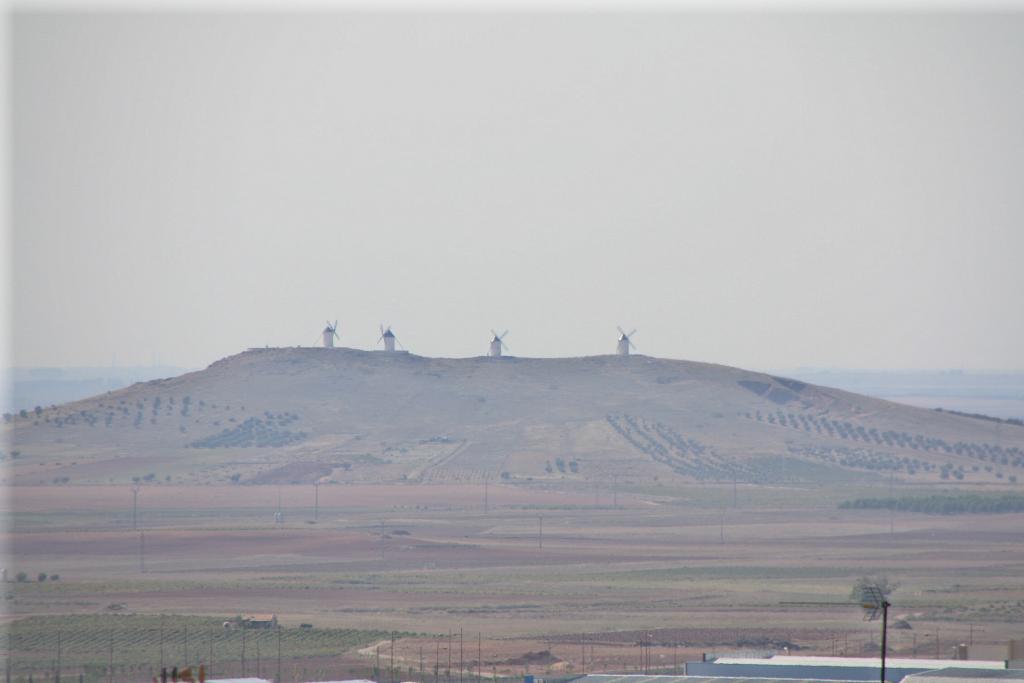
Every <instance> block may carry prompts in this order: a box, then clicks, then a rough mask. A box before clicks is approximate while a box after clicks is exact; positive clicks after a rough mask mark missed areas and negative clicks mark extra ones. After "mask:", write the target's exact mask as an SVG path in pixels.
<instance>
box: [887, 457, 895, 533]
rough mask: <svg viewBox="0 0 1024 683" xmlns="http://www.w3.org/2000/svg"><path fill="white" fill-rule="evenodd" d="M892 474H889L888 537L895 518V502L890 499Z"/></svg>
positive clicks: (891, 531)
mask: <svg viewBox="0 0 1024 683" xmlns="http://www.w3.org/2000/svg"><path fill="white" fill-rule="evenodd" d="M895 476H896V475H895V474H894V473H893V472H891V471H890V472H889V535H890V536H892V533H893V526H894V524H895V516H896V501H895V500H894V499H893V497H892V485H893V479H894V478H895Z"/></svg>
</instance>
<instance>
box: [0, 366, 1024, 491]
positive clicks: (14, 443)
mask: <svg viewBox="0 0 1024 683" xmlns="http://www.w3.org/2000/svg"><path fill="white" fill-rule="evenodd" d="M4 430H5V436H6V437H7V440H8V443H9V444H11V445H10V448H9V451H8V452H7V453H5V454H4V457H5V458H10V459H11V464H12V467H10V468H8V472H7V478H8V483H13V484H53V483H58V484H60V483H71V484H75V483H108V482H111V481H113V482H122V481H130V480H132V479H135V478H138V479H140V480H147V481H173V482H176V483H189V482H194V483H224V482H231V481H234V482H238V483H303V482H314V481H320V482H338V483H345V482H396V481H410V482H457V481H482V480H484V479H485V478H487V479H490V480H498V479H503V480H506V481H513V482H532V483H558V484H565V485H572V484H587V485H600V484H608V483H610V482H612V481H616V480H618V481H636V482H642V481H654V480H658V481H660V482H670V481H673V480H679V479H683V480H689V481H692V480H702V481H730V482H731V481H733V480H736V481H740V482H757V483H771V482H779V481H822V482H844V481H853V480H857V479H864V478H877V477H878V476H884V477H886V478H888V477H889V476H890V473H892V474H894V475H895V476H897V477H899V478H900V479H903V480H907V481H920V482H941V481H965V482H978V483H1015V482H1016V479H1017V476H1018V473H1019V472H1020V471H1021V470H1022V468H1024V450H1022V449H1024V427H1020V426H1017V425H1013V424H1005V423H998V422H988V421H983V420H977V419H973V418H971V417H967V416H961V415H955V414H950V413H941V412H936V411H930V410H924V409H919V408H914V407H910V406H905V405H900V404H897V403H892V402H889V401H884V400H880V399H874V398H869V397H866V396H861V395H858V394H853V393H849V392H845V391H841V390H838V389H830V388H827V387H822V386H817V385H813V384H808V383H804V382H800V381H796V380H792V379H787V378H783V377H775V376H771V375H766V374H762V373H756V372H749V371H745V370H741V369H738V368H732V367H727V366H721V365H712V364H706V363H697V362H691V361H681V360H665V359H656V358H650V357H646V356H629V357H619V356H593V357H584V358H552V359H541V358H514V357H505V358H486V357H479V358H465V359H443V358H425V357H420V356H415V355H411V354H408V353H391V354H389V353H384V352H376V351H358V350H353V349H323V348H275V349H252V350H249V351H246V352H244V353H240V354H238V355H235V356H231V357H228V358H225V359H222V360H220V361H217V362H215V363H213V364H212V365H210V366H209V367H208V368H206V369H205V370H201V371H198V372H192V373H188V374H184V375H181V376H179V377H173V378H168V379H159V380H153V381H149V382H144V383H139V384H135V385H133V386H131V387H127V388H124V389H120V390H117V391H111V392H108V393H105V394H102V395H100V396H95V397H93V398H89V399H85V400H81V401H77V402H73V403H68V404H64V405H61V406H51V407H48V408H40V409H37V410H34V411H27V412H25V413H24V414H22V415H14V416H9V417H8V419H6V420H5V426H4Z"/></svg>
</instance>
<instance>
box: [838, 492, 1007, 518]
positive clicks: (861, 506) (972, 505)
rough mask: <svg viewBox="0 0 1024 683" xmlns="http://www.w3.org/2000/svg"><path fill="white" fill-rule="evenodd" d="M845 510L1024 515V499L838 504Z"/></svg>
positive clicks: (955, 497) (961, 496)
mask: <svg viewBox="0 0 1024 683" xmlns="http://www.w3.org/2000/svg"><path fill="white" fill-rule="evenodd" d="M839 507H840V509H844V510H898V511H901V512H923V513H926V514H933V515H960V514H972V513H974V514H985V513H1002V512H1024V495H1021V494H1019V493H1003V494H998V495H984V494H980V493H937V494H932V495H929V496H901V497H895V498H857V499H856V500H848V501H844V502H843V503H840V504H839Z"/></svg>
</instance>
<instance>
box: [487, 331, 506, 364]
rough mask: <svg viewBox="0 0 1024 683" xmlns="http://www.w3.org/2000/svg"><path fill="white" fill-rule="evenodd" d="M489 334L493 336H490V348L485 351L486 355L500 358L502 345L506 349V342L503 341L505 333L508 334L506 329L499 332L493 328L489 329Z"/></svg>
mask: <svg viewBox="0 0 1024 683" xmlns="http://www.w3.org/2000/svg"><path fill="white" fill-rule="evenodd" d="M491 334H492V335H494V336H493V337H491V348H490V350H489V351H488V352H487V355H488V356H490V357H491V358H501V349H502V347H504V348H505V350H506V351H508V344H506V343H505V342H504V339H505V335H506V334H508V330H505V331H504V332H502V333H501V334H498V333H497V332H495V331H494V330H491Z"/></svg>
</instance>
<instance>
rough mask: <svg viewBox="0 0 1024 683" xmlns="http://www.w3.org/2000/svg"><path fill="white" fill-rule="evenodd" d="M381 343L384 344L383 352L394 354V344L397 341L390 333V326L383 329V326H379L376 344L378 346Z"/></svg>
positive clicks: (393, 334)
mask: <svg viewBox="0 0 1024 683" xmlns="http://www.w3.org/2000/svg"><path fill="white" fill-rule="evenodd" d="M382 341H383V342H384V350H385V351H387V352H390V353H394V352H395V342H396V341H398V338H397V337H395V333H394V332H392V331H391V325H388V326H387V327H384V325H383V324H381V326H380V339H378V340H377V343H378V344H380V343H381V342H382Z"/></svg>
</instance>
